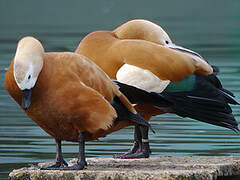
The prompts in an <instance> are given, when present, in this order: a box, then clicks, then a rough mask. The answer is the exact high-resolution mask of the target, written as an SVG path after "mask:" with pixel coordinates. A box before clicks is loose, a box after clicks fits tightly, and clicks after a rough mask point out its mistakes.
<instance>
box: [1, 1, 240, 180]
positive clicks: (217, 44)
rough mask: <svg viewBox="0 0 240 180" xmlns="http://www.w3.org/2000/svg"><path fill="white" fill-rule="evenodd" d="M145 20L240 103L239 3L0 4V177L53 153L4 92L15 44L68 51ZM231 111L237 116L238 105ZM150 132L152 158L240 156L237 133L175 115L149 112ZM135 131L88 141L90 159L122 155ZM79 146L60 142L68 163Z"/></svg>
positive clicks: (239, 115) (44, 136)
mask: <svg viewBox="0 0 240 180" xmlns="http://www.w3.org/2000/svg"><path fill="white" fill-rule="evenodd" d="M135 18H144V19H148V20H151V21H153V22H155V23H157V24H160V25H162V27H163V28H164V29H165V30H167V32H168V33H169V35H170V37H171V38H172V40H173V41H174V42H175V43H176V44H178V45H182V46H184V47H188V48H190V49H193V50H195V51H197V52H199V53H200V54H201V55H202V56H203V57H205V58H206V59H207V60H208V61H209V62H210V63H212V64H214V65H217V66H219V67H220V70H221V73H220V74H219V78H220V79H221V81H222V83H223V85H224V87H225V88H227V89H229V90H231V91H232V92H234V93H235V95H236V99H237V100H238V101H240V86H239V82H240V2H239V1H236V0H229V1H224V0H222V1H221V0H214V1H190V0H187V1H186V0H183V1H177V0H175V1H174V0H173V1H169V2H164V3H163V2H162V1H139V0H133V1H120V0H116V1H110V0H102V1H93V0H89V1H77V0H74V1H63V0H60V1H46V0H42V1H30V0H21V1H16V0H15V1H13V0H12V1H11V0H2V1H0V179H1V178H2V179H6V177H7V174H8V172H9V171H10V170H12V169H14V168H19V167H22V166H26V165H28V164H31V163H37V162H44V161H51V160H54V158H55V142H54V140H53V139H52V138H51V137H49V136H48V135H47V134H46V133H45V132H44V131H43V130H42V129H40V128H39V127H38V126H37V125H36V124H35V123H34V122H33V121H31V120H30V119H29V118H28V117H27V116H26V115H25V114H24V113H23V111H22V110H21V109H20V108H19V107H18V106H17V105H16V103H15V102H14V101H13V100H12V99H11V98H10V97H9V95H8V94H7V92H6V91H5V90H4V74H5V72H4V70H3V69H4V68H5V67H7V66H8V65H9V63H10V61H11V58H13V56H14V54H15V49H16V44H17V41H18V40H19V39H20V38H21V37H23V36H27V35H32V36H35V37H37V38H38V39H40V40H41V42H42V43H43V45H44V47H45V50H46V51H74V49H75V48H76V47H77V45H78V43H79V41H80V40H81V39H82V38H83V37H84V36H85V35H86V34H87V33H89V32H91V31H94V30H100V29H107V30H108V29H109V30H111V29H114V28H115V27H117V26H118V25H120V24H122V23H124V22H126V21H127V20H130V19H135ZM232 108H233V114H234V115H235V117H236V119H237V120H238V121H240V110H239V107H236V106H233V107H232ZM151 124H152V126H153V128H154V129H155V131H156V132H157V133H156V134H152V133H150V140H151V148H152V156H153V157H154V156H190V155H194V156H213V155H214V156H228V155H236V156H239V155H240V139H239V135H238V134H235V133H234V132H232V131H230V130H228V129H224V128H221V127H216V126H212V125H208V124H204V123H201V122H198V121H195V120H192V119H188V118H179V117H177V116H175V115H169V114H166V115H162V116H158V117H154V118H153V120H152V121H151ZM132 136H133V129H132V128H126V129H122V130H121V131H119V132H115V133H113V134H111V135H109V136H107V137H106V138H103V139H101V140H100V141H94V142H88V143H87V145H86V153H87V156H88V157H96V156H99V157H100V156H103V157H111V156H112V155H113V154H114V153H123V152H126V151H127V150H128V149H129V147H130V145H131V140H132ZM77 150H78V147H77V145H76V144H73V143H64V146H63V151H64V156H65V158H66V160H69V159H71V158H73V157H75V156H76V153H77Z"/></svg>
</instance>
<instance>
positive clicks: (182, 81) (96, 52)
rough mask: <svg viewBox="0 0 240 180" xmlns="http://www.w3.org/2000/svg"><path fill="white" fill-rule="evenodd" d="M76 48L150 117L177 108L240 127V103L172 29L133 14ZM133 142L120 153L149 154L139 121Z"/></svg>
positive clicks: (186, 113)
mask: <svg viewBox="0 0 240 180" xmlns="http://www.w3.org/2000/svg"><path fill="white" fill-rule="evenodd" d="M75 52H77V53H80V54H83V55H85V56H87V57H89V58H90V59H91V60H93V61H94V62H95V63H96V64H97V65H98V66H100V67H101V68H102V69H103V70H104V71H105V73H106V74H108V76H110V77H111V78H113V79H117V81H115V82H116V83H117V84H118V86H119V87H120V91H122V92H123V93H124V94H125V95H126V96H127V97H128V99H129V100H130V101H131V102H132V103H134V104H137V106H135V107H136V110H137V111H138V112H140V113H141V115H142V116H143V117H144V118H145V119H146V120H149V119H150V118H151V117H152V116H155V115H159V114H163V113H175V114H177V115H179V116H181V117H190V118H193V119H196V120H199V121H203V122H206V123H210V124H214V125H218V126H222V127H226V128H229V129H232V130H234V131H238V123H237V121H236V120H235V118H234V117H233V115H232V110H231V108H230V106H229V104H238V103H237V102H236V101H235V100H234V99H233V98H231V97H230V96H233V94H232V93H231V92H229V91H227V90H226V89H224V88H223V87H222V85H221V82H220V81H219V79H218V78H217V77H216V73H217V68H215V67H212V66H211V65H209V64H208V63H207V61H206V60H204V58H203V57H202V56H201V55H199V54H198V53H196V52H194V51H192V50H189V49H186V48H183V47H180V46H177V45H175V44H173V42H172V40H171V39H170V38H169V36H168V34H167V33H166V32H165V31H164V30H163V29H162V28H161V27H160V26H158V25H157V24H154V23H152V22H150V21H147V20H132V21H129V22H127V23H125V24H123V25H121V26H120V27H118V28H116V29H115V30H113V31H95V32H92V33H90V34H88V35H87V36H86V37H84V38H83V39H82V41H81V42H80V44H79V46H78V47H77V49H76V51H75ZM134 141H135V143H134V146H133V148H132V149H131V150H130V152H129V153H127V154H124V155H120V156H116V157H118V158H138V157H149V152H150V149H145V148H144V147H149V146H146V145H145V144H147V143H148V140H147V139H146V137H143V136H142V135H141V133H140V131H139V128H138V126H136V127H135V134H134Z"/></svg>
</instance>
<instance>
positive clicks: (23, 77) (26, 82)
mask: <svg viewBox="0 0 240 180" xmlns="http://www.w3.org/2000/svg"><path fill="white" fill-rule="evenodd" d="M43 53H44V49H43V47H42V44H41V43H40V42H39V41H38V40H37V39H35V38H33V37H24V38H22V39H21V40H20V41H19V43H18V46H17V51H16V54H15V57H14V66H13V71H14V78H15V81H16V83H17V85H18V87H19V88H20V89H21V90H25V89H31V88H33V87H34V85H35V83H36V81H37V78H38V75H39V73H40V72H41V70H42V67H43Z"/></svg>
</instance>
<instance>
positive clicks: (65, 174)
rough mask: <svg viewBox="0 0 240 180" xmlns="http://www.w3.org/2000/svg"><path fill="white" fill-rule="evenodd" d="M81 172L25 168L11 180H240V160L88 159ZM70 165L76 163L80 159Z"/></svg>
mask: <svg viewBox="0 0 240 180" xmlns="http://www.w3.org/2000/svg"><path fill="white" fill-rule="evenodd" d="M87 162H88V166H87V168H86V169H84V170H81V171H59V170H56V171H46V170H39V166H40V167H41V166H45V165H48V164H51V163H41V164H38V166H32V167H24V168H21V169H17V170H13V171H12V172H11V173H10V174H9V179H11V180H23V179H24V180H25V179H31V180H37V179H52V180H53V179H58V180H68V179H71V180H77V179H78V180H79V179H87V180H88V179H91V180H93V179H108V180H112V179H114V180H117V179H121V180H123V179H151V180H155V179H158V180H159V179H164V180H165V179H169V180H172V179H194V180H198V179H201V180H212V179H221V178H223V177H229V178H230V177H231V179H238V178H240V157H233V156H228V157H191V156H190V157H154V158H149V159H128V160H126V159H113V158H87ZM69 163H71V164H74V163H76V159H73V160H71V161H70V162H69Z"/></svg>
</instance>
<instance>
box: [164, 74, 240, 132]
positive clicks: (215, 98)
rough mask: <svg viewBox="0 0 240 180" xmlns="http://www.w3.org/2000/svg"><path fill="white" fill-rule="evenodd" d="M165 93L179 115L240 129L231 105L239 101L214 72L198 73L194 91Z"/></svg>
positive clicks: (236, 129) (235, 129)
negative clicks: (223, 85)
mask: <svg viewBox="0 0 240 180" xmlns="http://www.w3.org/2000/svg"><path fill="white" fill-rule="evenodd" d="M163 95H164V97H165V98H166V99H168V100H169V101H171V102H172V103H173V104H174V105H173V106H172V107H171V108H172V110H173V112H174V113H176V114H177V115H179V116H182V117H190V118H193V119H196V120H199V121H203V122H206V123H209V124H213V125H217V126H222V127H225V128H229V129H232V130H234V131H239V129H238V123H237V121H236V120H235V118H234V116H233V115H232V109H231V107H230V106H229V104H239V103H238V102H236V101H235V100H234V99H233V98H232V97H230V96H232V95H233V94H232V93H231V92H230V91H228V90H225V89H224V88H223V87H222V84H221V82H220V81H219V79H218V78H217V77H216V76H215V75H214V74H211V75H209V76H200V75H196V83H195V87H194V89H193V90H192V91H189V92H177V93H168V92H164V93H163ZM229 95H230V96H229Z"/></svg>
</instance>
